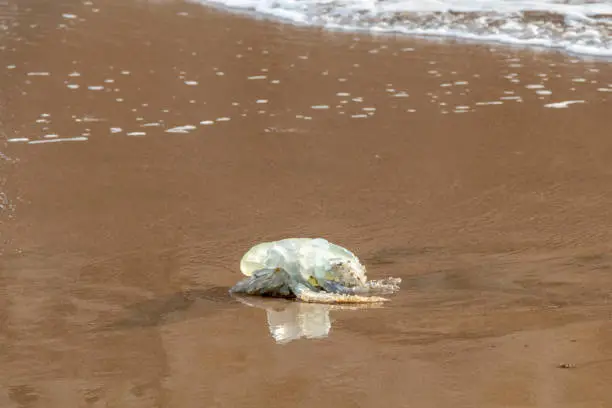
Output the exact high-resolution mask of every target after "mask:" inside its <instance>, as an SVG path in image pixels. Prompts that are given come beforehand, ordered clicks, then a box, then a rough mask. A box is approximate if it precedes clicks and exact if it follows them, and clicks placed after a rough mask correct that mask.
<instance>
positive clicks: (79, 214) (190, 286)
mask: <svg viewBox="0 0 612 408" xmlns="http://www.w3.org/2000/svg"><path fill="white" fill-rule="evenodd" d="M95 3H96V4H95V5H87V4H85V5H84V4H81V3H80V2H76V1H75V2H71V1H65V2H63V3H62V2H51V1H47V2H44V1H34V0H28V1H25V0H12V2H9V4H8V5H1V4H0V16H2V19H3V21H4V23H6V24H8V26H9V29H8V30H7V31H5V32H4V33H3V34H0V45H2V47H3V48H2V50H3V54H2V66H0V72H1V74H0V75H1V76H0V81H1V82H0V89H1V90H0V108H1V112H0V122H1V123H2V128H1V129H0V130H1V131H2V132H3V133H5V134H6V139H7V140H8V139H14V138H28V139H29V140H30V141H35V140H44V139H45V138H44V135H45V134H57V135H58V136H59V137H62V138H64V137H75V136H80V135H82V134H84V135H85V137H88V140H87V141H72V142H65V143H48V144H27V143H24V142H8V143H7V144H6V145H5V147H3V148H0V151H2V157H1V167H0V171H1V172H2V174H1V175H0V176H1V177H0V180H1V181H2V184H0V185H1V186H2V187H1V189H2V190H1V192H2V194H3V195H5V196H6V199H4V198H3V197H0V198H1V199H3V200H4V201H1V202H4V204H3V207H2V208H3V209H2V212H1V217H2V218H0V223H1V224H0V226H1V228H2V231H1V234H2V235H1V236H0V238H1V239H2V241H3V243H4V247H3V248H2V254H1V255H0V288H1V290H2V292H1V296H0V322H1V324H2V330H0V339H1V344H2V345H3V347H2V352H1V353H0V366H1V367H2V371H1V375H0V406H2V407H46V408H54V407H58V408H59V407H61V408H66V407H102V406H105V407H185V408H188V407H260V406H261V407H264V406H265V407H270V408H271V407H327V406H334V407H338V408H340V407H436V408H439V407H555V408H560V407H608V406H612V391H611V390H610V380H611V379H612V360H611V358H610V356H611V355H612V329H611V328H610V318H611V311H610V310H611V309H610V300H611V295H610V287H611V285H612V275H611V274H610V271H611V269H610V268H611V266H612V255H611V254H610V247H611V246H610V242H611V241H610V239H611V238H612V191H611V190H610V186H611V185H612V184H611V183H612V138H611V137H610V128H611V127H612V121H611V119H610V113H611V112H612V109H611V106H612V103H611V102H612V99H611V98H610V95H612V94H611V93H609V92H603V91H598V89H600V88H602V87H604V88H605V87H606V86H608V85H607V84H610V83H612V66H611V65H610V64H609V63H605V62H597V61H584V60H581V61H576V60H574V59H573V58H572V57H570V56H563V55H558V54H555V53H553V52H542V51H537V50H525V49H512V48H507V47H502V46H491V45H482V44H472V45H471V44H454V43H452V42H435V41H421V40H415V39H406V38H394V37H369V36H366V35H352V34H346V33H345V34H343V33H330V32H325V31H319V30H316V29H304V28H295V27H290V26H285V25H281V24H277V23H273V22H266V21H258V20H254V19H249V18H246V17H238V16H231V15H228V14H226V13H222V12H217V11H212V10H209V9H206V8H204V7H201V6H198V5H189V4H182V3H181V2H179V1H176V2H162V1H158V2H155V3H154V2H148V3H147V2H130V1H122V2H120V1H118V0H117V1H114V2H113V1H98V2H95ZM96 8H97V9H99V11H95V9H96ZM63 13H71V14H75V15H76V16H78V17H77V18H62V14H63ZM184 13H187V14H184ZM15 22H16V23H18V24H15ZM61 24H64V25H65V27H62V26H59V28H58V25H61ZM33 25H34V26H33ZM411 49H414V50H411ZM237 55H240V56H239V57H238V56H237ZM10 65H15V67H14V68H12V67H11V68H7V67H8V66H10ZM262 69H267V70H268V71H262ZM73 71H77V72H79V73H80V74H81V76H79V77H75V76H74V77H70V76H68V75H69V74H70V73H71V72H73ZM122 71H129V74H128V73H127V72H124V73H123V74H122V73H121V72H122ZM32 72H34V73H36V72H49V74H50V75H48V76H45V75H40V74H39V75H32V74H30V75H28V73H32ZM219 72H222V73H223V75H221V74H218V73H219ZM513 74H515V75H513ZM262 75H264V76H266V77H267V78H264V79H247V78H248V77H251V76H262ZM343 78H345V79H346V81H343ZM583 79H584V80H583ZM105 80H114V82H110V81H107V82H105ZM276 80H278V81H280V82H278V83H276V82H271V81H276ZM513 80H515V82H512V81H513ZM516 80H518V81H520V82H516ZM184 81H197V82H198V83H197V84H193V85H187V84H185V83H184ZM464 82H467V84H466V83H464ZM540 83H541V84H543V85H544V88H542V89H544V90H550V91H552V95H547V94H538V93H536V91H538V89H531V88H528V87H526V85H529V84H540ZM70 84H77V85H80V87H79V88H78V89H70V88H68V87H67V85H70ZM446 84H449V85H448V86H447V85H446ZM441 85H442V86H441ZM88 86H94V87H95V86H104V87H105V89H102V90H96V89H97V88H94V89H93V90H89V89H87V87H88ZM610 86H612V85H610ZM115 89H117V90H116V91H115ZM542 89H539V90H540V91H541V90H542ZM402 91H405V92H406V93H407V94H408V95H409V96H408V97H403V94H400V95H397V94H398V93H399V92H402ZM504 91H506V92H507V93H504ZM343 92H346V93H350V96H343V95H336V94H337V93H343ZM393 95H396V96H393ZM513 96H519V97H520V99H519V101H518V102H517V100H512V99H500V98H502V97H513ZM117 98H119V99H123V101H117V100H116V99H117ZM352 98H363V101H361V100H360V99H357V100H356V101H353V100H352ZM257 100H267V101H268V102H267V103H263V102H262V101H260V102H262V103H257V102H256V101H257ZM565 100H584V101H585V103H581V104H574V105H570V106H569V108H567V109H549V108H545V107H544V104H547V103H550V102H559V101H565ZM190 101H194V102H190ZM341 101H347V102H346V103H342V102H341ZM490 101H503V104H501V105H499V104H497V105H486V104H482V102H490ZM233 102H237V103H238V104H239V105H233V104H232V103H233ZM478 102H480V104H478ZM143 104H144V105H143ZM317 105H329V109H312V108H311V106H317ZM338 106H339V107H338ZM456 106H469V108H468V109H459V110H460V111H461V110H467V112H464V113H456V112H455V111H456V110H457V109H456V108H455V107H456ZM364 107H366V108H376V110H375V111H372V110H363V109H362V108H364ZM341 112H344V113H341ZM43 113H45V114H49V116H41V114H43ZM243 115H244V116H243ZM352 115H366V117H361V116H358V117H352ZM304 116H305V117H306V118H304ZM219 117H229V118H230V119H231V120H230V121H227V122H217V123H215V124H214V125H205V124H204V125H199V122H200V121H205V120H214V119H215V118H219ZM308 117H311V118H312V119H308ZM139 118H142V119H141V120H139ZM161 120H163V123H162V125H161V126H159V127H154V126H150V127H149V126H146V127H141V125H142V124H145V123H152V122H158V123H159V121H161ZM45 121H48V122H50V123H44V122H45ZM184 125H194V126H196V129H194V130H191V131H190V133H188V134H181V133H165V132H164V130H165V129H169V128H171V127H173V126H184ZM45 127H46V128H47V129H45ZM113 127H116V128H121V129H122V131H121V132H118V133H114V134H113V133H111V132H110V128H113ZM129 132H146V135H144V136H127V135H126V134H127V133H129ZM48 139H49V138H48ZM287 236H324V237H326V238H328V239H330V240H331V241H334V242H337V243H339V244H341V245H344V246H346V247H348V248H350V249H353V250H355V251H356V252H357V254H358V255H359V256H360V257H361V258H362V260H363V261H364V262H365V263H366V264H367V265H368V266H369V271H370V275H371V276H372V277H382V276H388V275H393V276H401V277H402V278H404V283H403V289H402V291H401V292H400V293H399V294H398V295H397V296H395V297H394V298H393V301H392V302H391V304H390V305H389V306H387V307H384V308H380V309H372V310H340V311H336V310H332V311H329V313H330V315H331V319H332V324H333V326H332V328H331V331H330V333H329V336H328V337H327V338H324V339H312V340H307V339H301V340H296V341H293V342H289V343H287V344H284V345H279V344H276V343H275V341H274V339H272V338H271V336H270V333H269V329H268V326H267V323H266V311H265V310H264V309H262V308H261V307H255V308H252V307H248V306H245V305H243V304H241V303H238V302H236V301H234V300H232V299H231V298H229V297H228V295H227V289H228V287H229V286H231V285H232V284H233V283H234V282H236V281H237V280H238V279H239V278H240V275H239V271H238V268H237V264H238V260H239V258H240V256H241V254H242V253H243V252H244V251H245V250H246V249H248V247H249V246H250V245H252V244H254V243H256V242H258V241H261V240H266V239H277V238H282V237H287ZM272 306H273V307H274V308H277V309H279V308H280V309H282V308H285V307H290V308H291V307H298V306H296V305H289V306H287V304H284V303H282V302H280V303H279V302H276V303H273V305H272ZM264 307H268V308H269V307H270V306H269V303H266V304H265V305H264ZM315 308H316V306H315ZM296 310H297V309H296ZM300 310H301V309H300ZM315 312H317V311H316V310H315ZM318 312H321V313H325V310H323V309H319V310H318ZM296 313H302V311H299V310H298V312H296ZM562 364H567V366H566V367H569V368H567V369H564V368H559V365H562Z"/></svg>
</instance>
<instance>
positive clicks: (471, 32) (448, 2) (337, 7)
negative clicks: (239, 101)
mask: <svg viewBox="0 0 612 408" xmlns="http://www.w3.org/2000/svg"><path fill="white" fill-rule="evenodd" d="M189 1H191V2H194V3H202V4H212V5H216V6H221V7H227V8H232V9H237V10H245V11H249V12H255V13H258V14H264V15H268V16H272V17H276V18H279V19H283V20H288V21H291V22H294V23H297V24H306V25H315V26H323V27H327V28H332V29H343V30H367V31H372V32H396V33H402V34H410V35H434V36H447V37H449V36H450V37H458V38H465V39H473V40H486V41H495V42H504V43H511V44H525V45H534V46H544V47H552V48H560V49H564V50H567V51H569V52H573V53H581V54H594V55H601V56H612V35H611V33H612V27H611V25H610V18H609V16H610V15H612V2H611V1H610V0H572V1H567V0H378V1H375V0H342V1H331V0H300V1H296V0H277V1H270V0H189ZM409 50H412V49H409ZM518 65H520V64H516V66H518Z"/></svg>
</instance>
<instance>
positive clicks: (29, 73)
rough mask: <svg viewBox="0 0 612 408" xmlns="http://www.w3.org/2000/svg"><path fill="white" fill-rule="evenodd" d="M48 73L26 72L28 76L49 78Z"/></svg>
mask: <svg viewBox="0 0 612 408" xmlns="http://www.w3.org/2000/svg"><path fill="white" fill-rule="evenodd" d="M49 75H51V73H50V72H28V76H49Z"/></svg>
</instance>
